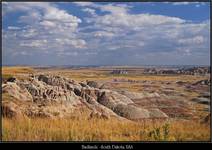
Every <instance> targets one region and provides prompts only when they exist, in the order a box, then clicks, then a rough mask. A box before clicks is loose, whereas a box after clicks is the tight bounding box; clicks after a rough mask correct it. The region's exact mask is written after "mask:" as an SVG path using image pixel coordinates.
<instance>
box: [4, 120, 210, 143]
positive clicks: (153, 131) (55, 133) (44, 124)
mask: <svg viewBox="0 0 212 150" xmlns="http://www.w3.org/2000/svg"><path fill="white" fill-rule="evenodd" d="M188 140H189V141H209V140H210V127H209V125H206V124H200V123H198V122H194V121H170V122H161V121H143V122H140V123H134V122H125V121H122V122H121V121H118V120H116V119H112V120H111V119H110V120H103V119H91V120H88V119H86V118H83V117H81V118H78V119H39V118H37V119H27V118H25V119H19V120H17V119H7V118H3V141H188Z"/></svg>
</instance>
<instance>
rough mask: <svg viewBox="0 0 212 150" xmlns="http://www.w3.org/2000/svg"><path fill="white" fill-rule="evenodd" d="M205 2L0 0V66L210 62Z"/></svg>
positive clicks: (207, 14) (207, 8) (207, 13)
mask: <svg viewBox="0 0 212 150" xmlns="http://www.w3.org/2000/svg"><path fill="white" fill-rule="evenodd" d="M209 5H210V4H209V3H206V2H174V3H171V2H156V3H153V2H130V3H129V2H125V3H124V2H122V3H121V2H119V3H115V2H110V3H105V2H104V3H98V2H72V3H71V2H62V3H55V2H45V3H44V2H4V3H3V6H2V7H3V30H2V31H3V32H2V54H3V65H209V63H210V7H209Z"/></svg>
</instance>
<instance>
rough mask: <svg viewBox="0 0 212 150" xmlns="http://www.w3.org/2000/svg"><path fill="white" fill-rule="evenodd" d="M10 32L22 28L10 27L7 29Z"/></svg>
mask: <svg viewBox="0 0 212 150" xmlns="http://www.w3.org/2000/svg"><path fill="white" fill-rule="evenodd" d="M7 28H8V29H9V30H19V29H20V27H15V26H8V27H7Z"/></svg>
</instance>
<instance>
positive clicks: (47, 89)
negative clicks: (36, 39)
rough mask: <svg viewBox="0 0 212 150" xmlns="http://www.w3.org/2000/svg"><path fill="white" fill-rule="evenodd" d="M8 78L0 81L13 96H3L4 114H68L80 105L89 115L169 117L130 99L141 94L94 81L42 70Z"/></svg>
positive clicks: (127, 117)
mask: <svg viewBox="0 0 212 150" xmlns="http://www.w3.org/2000/svg"><path fill="white" fill-rule="evenodd" d="M11 81H12V82H7V83H6V84H3V85H2V92H3V94H7V95H9V96H10V97H12V98H13V99H14V100H13V101H12V102H7V103H6V102H4V101H5V100H4V99H3V106H2V111H3V116H5V117H14V116H21V114H22V115H25V116H28V117H68V116H69V114H71V113H74V110H76V109H81V108H86V109H88V110H89V111H90V118H103V119H109V118H110V117H116V118H118V119H129V120H139V119H147V118H167V117H168V116H167V115H166V114H165V113H164V112H162V111H161V110H159V109H150V110H148V109H146V108H142V107H140V106H138V105H136V104H135V103H134V102H133V101H132V100H131V98H135V97H140V98H141V97H142V94H138V93H137V94H136V93H129V92H128V93H127V92H116V91H112V90H109V89H104V88H103V87H102V85H100V84H99V83H97V82H94V81H88V82H86V83H84V82H81V83H77V82H76V81H74V80H70V79H66V78H62V77H59V76H50V75H44V74H42V75H36V76H32V77H31V79H25V80H17V79H16V80H11ZM153 96H157V94H156V93H154V94H153ZM16 100H17V101H16ZM17 102H18V103H17ZM18 104H21V105H18Z"/></svg>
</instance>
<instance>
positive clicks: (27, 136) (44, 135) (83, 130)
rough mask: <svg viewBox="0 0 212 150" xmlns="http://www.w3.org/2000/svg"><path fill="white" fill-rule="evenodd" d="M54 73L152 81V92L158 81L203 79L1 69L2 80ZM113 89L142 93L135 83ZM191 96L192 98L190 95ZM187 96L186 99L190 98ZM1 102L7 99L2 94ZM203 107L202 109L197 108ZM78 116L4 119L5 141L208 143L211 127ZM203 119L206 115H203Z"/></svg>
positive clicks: (76, 77) (82, 77) (81, 77)
mask: <svg viewBox="0 0 212 150" xmlns="http://www.w3.org/2000/svg"><path fill="white" fill-rule="evenodd" d="M47 72H48V73H51V74H57V75H61V76H64V77H68V78H70V79H74V80H77V81H85V80H94V81H112V80H113V79H124V80H125V79H126V80H136V81H151V82H153V83H152V89H153V90H160V89H161V86H162V85H161V82H171V83H172V84H171V86H176V84H175V82H176V81H185V82H191V83H193V82H196V81H198V80H202V79H206V78H207V77H201V76H189V75H187V76H186V75H180V76H156V75H130V74H129V75H111V74H109V72H110V71H108V70H104V69H102V70H100V69H75V70H73V69H56V70H54V69H50V70H48V69H45V70H39V69H37V70H35V69H32V68H30V67H3V68H2V73H3V78H5V77H7V78H8V77H10V76H19V75H22V74H31V73H47ZM115 88H116V89H119V88H120V89H127V90H131V91H143V90H145V86H142V84H137V83H131V84H130V85H129V83H119V84H115ZM175 88H176V89H177V90H178V91H180V92H182V93H184V94H186V95H189V96H190V97H195V96H197V94H196V93H195V92H189V93H188V92H186V91H185V90H184V89H182V88H180V87H177V86H176V87H175ZM192 94H193V95H192ZM189 96H188V97H189ZM3 101H6V96H4V95H3ZM7 101H8V100H7ZM198 107H200V108H201V107H202V106H198ZM86 116H87V115H84V114H81V115H79V117H76V118H72V119H41V118H34V119H29V118H23V119H9V118H3V120H2V121H3V130H2V131H3V140H4V141H13V140H15V141H22V140H23V141H64V140H65V141H67V140H68V141H209V140H210V125H209V124H206V123H201V120H177V119H171V120H169V121H165V122H164V121H163V122H161V121H157V120H143V121H142V122H125V121H122V122H120V121H118V120H116V119H113V118H112V119H109V120H103V119H95V118H94V119H91V120H89V119H87V117H86ZM203 116H205V114H204V115H203Z"/></svg>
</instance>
